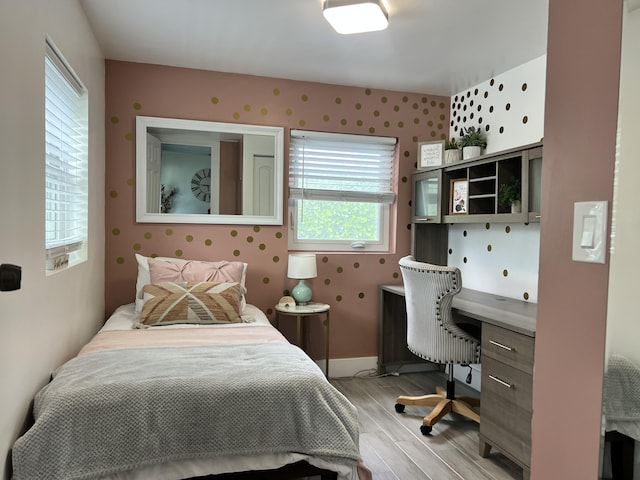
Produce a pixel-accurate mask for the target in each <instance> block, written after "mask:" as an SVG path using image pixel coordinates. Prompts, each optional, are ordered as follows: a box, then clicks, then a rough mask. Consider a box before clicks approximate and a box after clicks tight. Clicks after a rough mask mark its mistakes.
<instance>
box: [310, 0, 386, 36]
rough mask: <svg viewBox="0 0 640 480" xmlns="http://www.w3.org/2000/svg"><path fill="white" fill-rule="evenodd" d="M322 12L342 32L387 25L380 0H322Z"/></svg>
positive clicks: (356, 31)
mask: <svg viewBox="0 0 640 480" xmlns="http://www.w3.org/2000/svg"><path fill="white" fill-rule="evenodd" d="M322 14H323V15H324V18H326V19H327V21H328V22H329V23H330V24H331V26H332V27H333V28H334V30H335V31H336V32H338V33H342V34H351V33H362V32H375V31H378V30H384V29H385V28H387V26H388V25H389V16H388V14H387V10H386V9H385V7H384V4H383V3H382V1H381V0H324V4H323V7H322Z"/></svg>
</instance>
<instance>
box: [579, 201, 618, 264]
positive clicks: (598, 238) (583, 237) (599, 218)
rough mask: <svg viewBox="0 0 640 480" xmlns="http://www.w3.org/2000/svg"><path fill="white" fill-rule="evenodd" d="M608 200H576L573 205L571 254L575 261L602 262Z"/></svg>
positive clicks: (605, 243) (604, 248)
mask: <svg viewBox="0 0 640 480" xmlns="http://www.w3.org/2000/svg"><path fill="white" fill-rule="evenodd" d="M608 204H609V202H606V201H604V202H576V203H575V204H574V206H573V254H572V258H573V260H575V261H576V262H590V263H604V261H605V258H606V255H605V252H606V248H607V226H608V224H607V211H608Z"/></svg>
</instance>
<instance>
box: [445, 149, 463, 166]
mask: <svg viewBox="0 0 640 480" xmlns="http://www.w3.org/2000/svg"><path fill="white" fill-rule="evenodd" d="M459 161H460V150H459V149H457V148H456V149H454V150H445V151H444V163H453V162H459Z"/></svg>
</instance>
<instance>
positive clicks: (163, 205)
mask: <svg viewBox="0 0 640 480" xmlns="http://www.w3.org/2000/svg"><path fill="white" fill-rule="evenodd" d="M177 192H178V189H177V188H176V187H173V188H172V189H171V190H169V193H167V191H166V189H165V186H164V183H163V184H162V185H161V186H160V213H169V212H170V211H171V207H173V196H174V195H175V194H176V193H177Z"/></svg>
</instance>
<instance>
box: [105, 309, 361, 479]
mask: <svg viewBox="0 0 640 480" xmlns="http://www.w3.org/2000/svg"><path fill="white" fill-rule="evenodd" d="M138 316H139V314H138V313H136V312H135V304H134V303H130V304H127V305H122V306H120V307H118V308H117V309H116V310H115V312H114V313H113V315H112V316H111V317H110V318H109V319H108V320H107V321H106V322H105V324H104V326H103V327H102V328H101V329H100V331H114V330H131V329H132V328H134V326H133V325H134V324H135V323H136V321H137V317H138ZM242 320H243V323H230V324H215V325H194V324H172V325H166V326H161V327H158V326H154V327H151V328H154V329H160V328H161V329H170V328H216V329H218V328H242V327H244V326H248V325H271V322H269V319H268V318H267V316H266V315H265V314H264V312H262V311H261V310H260V309H259V308H257V307H256V306H254V305H251V304H247V306H246V307H245V309H244V311H243V313H242ZM274 328H275V327H274ZM248 434H249V435H250V434H251V433H250V432H248ZM301 460H306V461H307V462H308V463H309V464H311V465H314V466H316V467H318V468H323V469H327V470H331V471H334V472H336V473H337V474H338V479H339V480H357V479H358V472H357V469H356V467H355V466H354V467H353V468H350V467H348V466H346V465H343V464H335V463H331V462H327V461H324V460H323V459H319V458H315V457H310V456H308V455H302V454H297V453H290V454H277V455H274V454H268V455H267V454H264V455H251V456H247V455H244V456H238V457H234V456H229V457H217V458H216V459H215V460H214V459H212V460H208V459H198V460H184V461H175V462H167V463H163V464H158V465H150V466H147V467H144V468H138V469H136V470H130V471H128V472H121V473H118V474H115V475H108V476H104V477H100V480H149V479H153V480H180V479H184V478H190V477H198V476H204V475H217V474H223V473H230V472H242V471H249V470H271V469H276V468H280V467H282V466H284V465H288V464H291V463H295V462H298V461H301Z"/></svg>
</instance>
